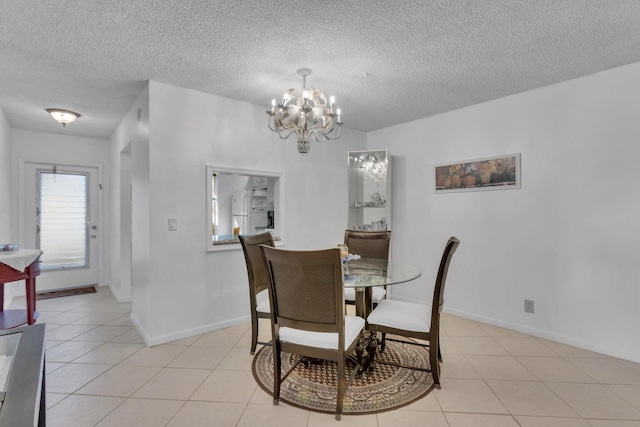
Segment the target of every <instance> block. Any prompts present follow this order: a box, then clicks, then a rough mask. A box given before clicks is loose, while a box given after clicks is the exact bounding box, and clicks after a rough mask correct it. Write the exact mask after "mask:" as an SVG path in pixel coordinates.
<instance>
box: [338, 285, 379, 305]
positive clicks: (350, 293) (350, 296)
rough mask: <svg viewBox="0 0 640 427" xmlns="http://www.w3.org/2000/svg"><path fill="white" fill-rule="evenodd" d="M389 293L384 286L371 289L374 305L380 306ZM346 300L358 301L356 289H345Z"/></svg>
mask: <svg viewBox="0 0 640 427" xmlns="http://www.w3.org/2000/svg"><path fill="white" fill-rule="evenodd" d="M386 294H387V291H386V290H385V289H384V288H383V287H382V286H376V287H374V288H373V289H371V299H372V300H373V303H374V304H378V303H379V302H380V301H382V300H383V299H384V296H385V295H386ZM344 300H345V301H349V302H354V301H355V300H356V288H344Z"/></svg>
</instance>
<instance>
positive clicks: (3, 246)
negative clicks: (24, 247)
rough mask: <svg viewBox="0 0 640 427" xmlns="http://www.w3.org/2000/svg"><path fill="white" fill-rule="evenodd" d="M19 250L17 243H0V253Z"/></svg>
mask: <svg viewBox="0 0 640 427" xmlns="http://www.w3.org/2000/svg"><path fill="white" fill-rule="evenodd" d="M19 250H20V245H19V244H18V243H0V252H18V251H19Z"/></svg>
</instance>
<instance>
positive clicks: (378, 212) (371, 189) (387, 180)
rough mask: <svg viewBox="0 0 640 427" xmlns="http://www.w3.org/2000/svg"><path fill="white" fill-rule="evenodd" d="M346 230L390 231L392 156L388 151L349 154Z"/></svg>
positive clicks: (353, 152)
mask: <svg viewBox="0 0 640 427" xmlns="http://www.w3.org/2000/svg"><path fill="white" fill-rule="evenodd" d="M348 208H349V209H348V211H349V214H348V215H349V218H348V223H347V227H348V228H350V229H352V230H363V231H380V230H390V229H391V154H390V153H389V150H387V149H381V150H361V151H349V153H348Z"/></svg>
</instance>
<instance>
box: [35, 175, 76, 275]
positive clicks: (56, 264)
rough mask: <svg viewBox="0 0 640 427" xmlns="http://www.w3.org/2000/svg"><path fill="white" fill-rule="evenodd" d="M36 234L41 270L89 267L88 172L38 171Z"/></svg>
mask: <svg viewBox="0 0 640 427" xmlns="http://www.w3.org/2000/svg"><path fill="white" fill-rule="evenodd" d="M38 176H39V184H40V185H39V187H40V208H39V220H40V221H39V225H38V237H39V239H38V240H39V248H40V250H42V252H43V253H42V256H41V257H40V259H41V261H42V263H41V264H40V266H41V269H42V270H59V269H69V268H87V267H88V265H87V264H88V261H87V260H88V236H87V234H88V233H87V222H88V220H87V216H88V207H87V206H88V204H87V191H88V176H87V175H85V174H74V173H64V172H58V173H54V172H44V171H41V172H40V173H39V174H38Z"/></svg>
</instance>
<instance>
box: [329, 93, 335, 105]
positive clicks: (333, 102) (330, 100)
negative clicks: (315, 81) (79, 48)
mask: <svg viewBox="0 0 640 427" xmlns="http://www.w3.org/2000/svg"><path fill="white" fill-rule="evenodd" d="M335 103H336V98H335V97H334V96H333V95H331V96H330V97H329V105H333V104H335Z"/></svg>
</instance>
